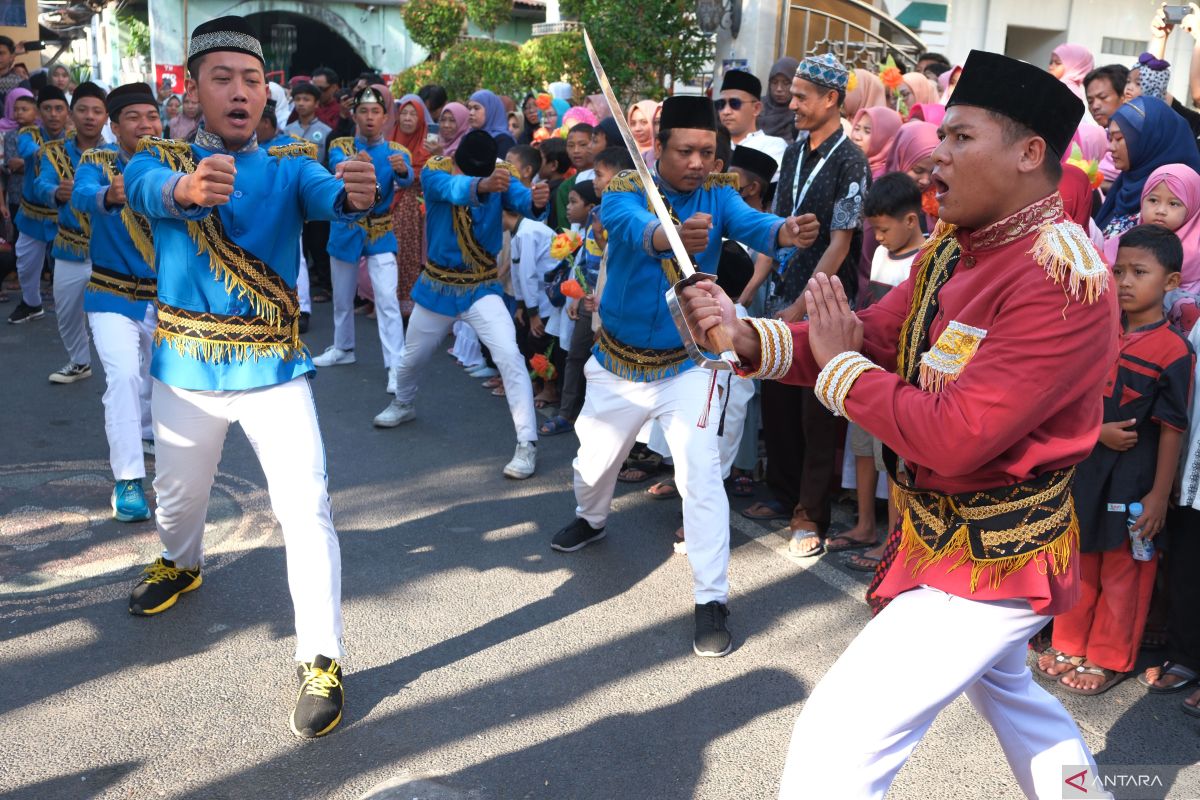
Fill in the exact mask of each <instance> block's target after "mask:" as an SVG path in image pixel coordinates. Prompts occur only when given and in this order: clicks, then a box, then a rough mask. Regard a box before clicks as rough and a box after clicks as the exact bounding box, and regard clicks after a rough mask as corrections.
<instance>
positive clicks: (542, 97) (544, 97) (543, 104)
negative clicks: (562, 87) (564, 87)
mask: <svg viewBox="0 0 1200 800" xmlns="http://www.w3.org/2000/svg"><path fill="white" fill-rule="evenodd" d="M533 102H534V104H535V105H537V107H538V108H539V109H541V110H542V111H545V110H546V109H548V108H550V106H552V105H554V103H553V101H552V98H551V97H550V95H548V94H546V93H545V92H542V93H541V94H539V95H538V96H537V98H536V99H535V100H534V101H533Z"/></svg>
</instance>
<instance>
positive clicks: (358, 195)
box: [336, 153, 378, 211]
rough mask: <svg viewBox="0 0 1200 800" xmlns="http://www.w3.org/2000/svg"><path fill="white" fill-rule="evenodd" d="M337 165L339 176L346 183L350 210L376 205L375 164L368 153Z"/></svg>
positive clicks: (360, 209) (364, 209) (366, 208)
mask: <svg viewBox="0 0 1200 800" xmlns="http://www.w3.org/2000/svg"><path fill="white" fill-rule="evenodd" d="M359 155H361V156H364V158H354V159H351V160H350V161H343V162H342V163H340V164H338V165H337V173H336V175H337V177H338V178H341V179H342V182H343V183H344V184H345V185H346V206H347V210H350V211H366V210H368V209H369V208H371V207H372V206H373V205H375V190H376V187H377V186H378V184H377V182H376V179H375V165H374V164H373V163H372V162H371V158H370V156H367V154H366V153H359Z"/></svg>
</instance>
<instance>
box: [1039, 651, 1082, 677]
mask: <svg viewBox="0 0 1200 800" xmlns="http://www.w3.org/2000/svg"><path fill="white" fill-rule="evenodd" d="M1044 655H1051V656H1054V664H1055V665H1059V664H1070V665H1071V666H1072V667H1074V668H1076V669H1078V668H1079V667H1082V666H1083V661H1084V659H1083V657H1082V656H1069V655H1067V654H1066V653H1064V652H1063V651H1061V650H1056V649H1054V648H1053V647H1047V648H1046V649H1045V650H1043V651H1042V652H1040V653H1038V654H1037V658H1035V659H1034V660H1033V671H1034V674H1036V675H1040V676H1041V677H1042V678H1045V679H1046V680H1048V681H1061V680H1062V677H1063V675H1067V674H1069V673H1070V672H1071V671H1072V670H1067V671H1066V672H1059V673H1058V674H1055V673H1053V672H1049V671H1047V670H1044V669H1042V666H1041V664H1039V663H1038V661H1039V660H1040V659H1041V657H1042V656H1044Z"/></svg>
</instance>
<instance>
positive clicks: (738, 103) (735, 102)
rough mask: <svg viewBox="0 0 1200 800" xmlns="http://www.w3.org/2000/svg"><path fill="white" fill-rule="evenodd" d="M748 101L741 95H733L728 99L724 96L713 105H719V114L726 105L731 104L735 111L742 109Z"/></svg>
mask: <svg viewBox="0 0 1200 800" xmlns="http://www.w3.org/2000/svg"><path fill="white" fill-rule="evenodd" d="M747 102H748V101H746V100H743V99H742V98H740V97H731V98H729V99H728V100H726V99H724V98H722V99H720V100H717V101H715V102H714V103H713V105H714V106H716V107H717V113H718V114H719V113H721V112H722V111H724V110H725V106H729V107H730V108H732V109H733V110H734V111H741V110H742V106H744V105H746V103H747Z"/></svg>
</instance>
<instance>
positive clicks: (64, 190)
mask: <svg viewBox="0 0 1200 800" xmlns="http://www.w3.org/2000/svg"><path fill="white" fill-rule="evenodd" d="M74 188H75V181H59V182H58V188H57V189H55V190H54V199H55V200H57V201H58V202H59V203H60V204H61V203H69V202H71V190H72V189H74Z"/></svg>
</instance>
